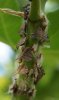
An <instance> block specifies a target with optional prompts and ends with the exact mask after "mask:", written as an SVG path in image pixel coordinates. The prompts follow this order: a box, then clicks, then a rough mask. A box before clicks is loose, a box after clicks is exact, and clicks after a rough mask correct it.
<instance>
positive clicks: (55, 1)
mask: <svg viewBox="0 0 59 100" xmlns="http://www.w3.org/2000/svg"><path fill="white" fill-rule="evenodd" d="M58 9H59V0H47V2H46V5H45V12H46V13H49V12H54V11H56V10H58Z"/></svg>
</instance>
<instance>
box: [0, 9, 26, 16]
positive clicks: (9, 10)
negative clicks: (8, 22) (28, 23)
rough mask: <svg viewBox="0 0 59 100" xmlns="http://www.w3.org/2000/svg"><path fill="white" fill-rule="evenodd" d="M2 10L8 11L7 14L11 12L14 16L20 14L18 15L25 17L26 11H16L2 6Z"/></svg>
mask: <svg viewBox="0 0 59 100" xmlns="http://www.w3.org/2000/svg"><path fill="white" fill-rule="evenodd" d="M0 11H1V12H4V13H7V14H11V15H14V16H18V17H20V16H21V17H24V12H20V11H15V10H12V9H9V8H0Z"/></svg>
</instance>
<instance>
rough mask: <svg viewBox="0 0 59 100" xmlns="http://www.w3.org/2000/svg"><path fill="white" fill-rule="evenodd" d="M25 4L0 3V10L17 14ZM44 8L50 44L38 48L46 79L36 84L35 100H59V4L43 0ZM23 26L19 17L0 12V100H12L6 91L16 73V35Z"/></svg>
mask: <svg viewBox="0 0 59 100" xmlns="http://www.w3.org/2000/svg"><path fill="white" fill-rule="evenodd" d="M43 1H44V0H42V2H43ZM46 1H47V2H46ZM27 2H28V0H0V8H11V9H13V10H16V11H19V10H22V7H23V6H24V5H25V4H26V3H27ZM45 3H46V4H45ZM44 4H45V9H44V11H45V13H46V15H47V18H48V23H49V26H48V35H49V39H50V42H49V43H47V44H44V46H43V47H42V48H41V51H42V54H43V67H44V70H45V76H44V77H43V78H42V79H41V81H40V82H39V83H38V84H37V94H36V97H35V99H34V100H59V0H45V1H44ZM22 23H23V19H22V18H21V17H16V16H13V15H9V14H4V13H2V12H0V100H11V96H10V95H9V94H8V88H9V85H10V84H11V82H12V76H13V72H14V70H15V56H16V52H15V49H16V44H17V42H18V41H19V39H20V36H19V34H18V31H19V29H20V26H21V25H22Z"/></svg>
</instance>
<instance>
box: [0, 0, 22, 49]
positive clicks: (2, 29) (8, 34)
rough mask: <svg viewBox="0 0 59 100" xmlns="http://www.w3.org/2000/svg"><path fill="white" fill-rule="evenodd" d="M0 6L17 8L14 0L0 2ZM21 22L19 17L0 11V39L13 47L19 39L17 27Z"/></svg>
mask: <svg viewBox="0 0 59 100" xmlns="http://www.w3.org/2000/svg"><path fill="white" fill-rule="evenodd" d="M0 8H11V9H14V10H19V7H18V3H17V2H16V0H14V1H12V0H5V1H1V2H0ZM21 23H22V19H21V17H16V16H12V15H8V14H4V13H1V12H0V41H2V42H5V43H7V44H9V45H10V46H11V47H12V48H13V49H15V48H16V44H17V42H18V41H19V38H20V37H19V34H18V31H19V28H20V25H21Z"/></svg>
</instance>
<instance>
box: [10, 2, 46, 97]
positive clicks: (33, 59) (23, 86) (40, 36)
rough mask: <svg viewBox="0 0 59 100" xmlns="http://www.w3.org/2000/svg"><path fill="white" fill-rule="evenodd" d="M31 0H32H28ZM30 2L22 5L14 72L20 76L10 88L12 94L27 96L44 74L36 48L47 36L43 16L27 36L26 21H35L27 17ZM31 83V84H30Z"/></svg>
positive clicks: (33, 92)
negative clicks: (21, 22)
mask: <svg viewBox="0 0 59 100" xmlns="http://www.w3.org/2000/svg"><path fill="white" fill-rule="evenodd" d="M29 1H32V0H29ZM29 11H30V4H28V5H26V6H25V7H24V21H25V23H24V25H23V27H22V28H21V31H20V36H21V40H20V41H19V43H18V45H17V48H19V47H20V46H21V51H22V52H21V55H20V56H19V57H18V59H17V60H18V62H19V67H18V69H17V71H16V74H18V75H19V77H20V76H22V77H23V78H22V79H21V77H20V79H21V80H20V82H19V83H18V79H19V77H18V78H16V79H15V80H14V81H15V82H14V83H13V84H12V87H11V88H10V90H11V91H12V93H13V94H24V95H28V96H33V95H34V94H35V91H36V90H35V85H36V84H37V83H38V81H39V80H40V79H41V78H42V76H43V75H44V74H45V73H44V69H43V67H42V66H41V65H40V63H38V62H40V60H41V57H42V54H41V53H37V48H36V49H35V45H36V46H37V45H38V47H39V46H40V45H42V44H43V43H44V42H45V41H47V39H48V36H47V34H45V29H46V27H47V22H46V18H45V16H41V17H39V22H40V25H39V27H38V28H37V30H36V31H35V32H34V33H32V34H30V35H29V36H28V34H26V33H27V27H28V21H30V23H33V24H34V23H36V21H35V22H33V21H31V20H30V19H29ZM30 84H31V85H30Z"/></svg>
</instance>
